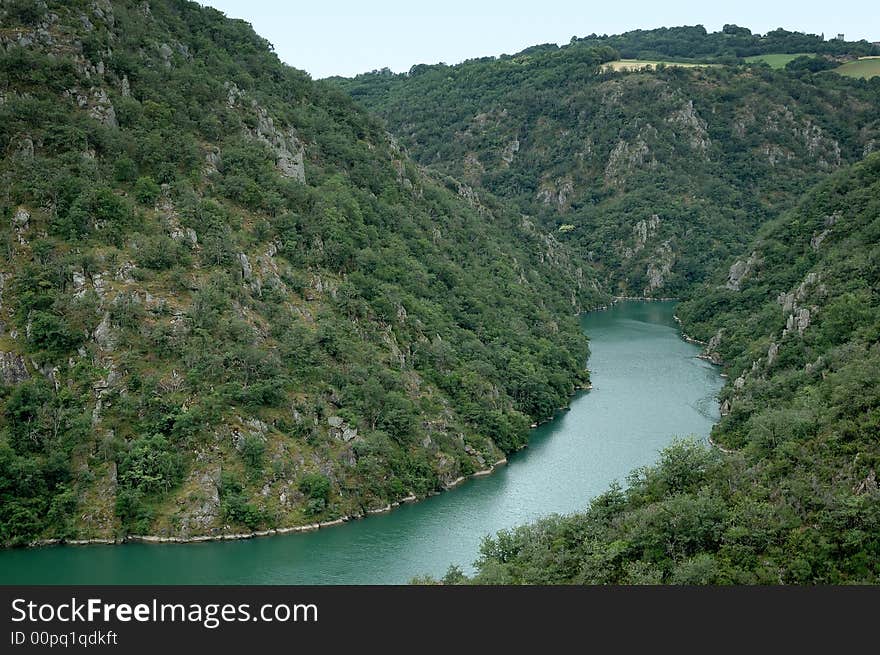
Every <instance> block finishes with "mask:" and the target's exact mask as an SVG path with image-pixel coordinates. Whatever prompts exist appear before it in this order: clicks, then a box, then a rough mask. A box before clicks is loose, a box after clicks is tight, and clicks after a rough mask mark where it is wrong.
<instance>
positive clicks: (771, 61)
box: [746, 52, 816, 68]
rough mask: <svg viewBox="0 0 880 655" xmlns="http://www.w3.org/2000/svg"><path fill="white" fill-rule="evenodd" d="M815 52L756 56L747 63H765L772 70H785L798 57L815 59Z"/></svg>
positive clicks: (748, 59)
mask: <svg viewBox="0 0 880 655" xmlns="http://www.w3.org/2000/svg"><path fill="white" fill-rule="evenodd" d="M815 56H816V55H815V53H813V52H796V53H794V54H773V55H755V56H753V57H746V61H747V62H749V63H750V64H754V63H756V62H760V61H763V62H764V63H765V64H767V65H768V66H769V67H770V68H785V65H786V64H787V63H788V62H790V61H792V60H794V59H797V58H798V57H815Z"/></svg>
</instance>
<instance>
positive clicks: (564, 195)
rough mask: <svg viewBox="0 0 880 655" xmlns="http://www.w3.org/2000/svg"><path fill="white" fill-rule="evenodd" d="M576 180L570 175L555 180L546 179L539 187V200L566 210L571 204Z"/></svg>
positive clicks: (560, 209)
mask: <svg viewBox="0 0 880 655" xmlns="http://www.w3.org/2000/svg"><path fill="white" fill-rule="evenodd" d="M573 194H574V182H573V181H572V179H571V178H570V177H568V176H566V177H561V178H558V179H555V180H548V179H545V180H543V181H542V182H541V186H540V187H539V188H538V200H540V201H541V202H542V203H544V204H545V205H548V206H552V207H556V209H557V210H559V211H565V210H566V209H568V207H569V206H570V205H571V197H572V195H573Z"/></svg>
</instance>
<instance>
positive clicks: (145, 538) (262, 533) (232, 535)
mask: <svg viewBox="0 0 880 655" xmlns="http://www.w3.org/2000/svg"><path fill="white" fill-rule="evenodd" d="M506 464H507V458H506V457H502V458H501V459H499V460H498V461H497V462H495V463H494V464H492V465H491V466H490V467H489V468H487V469H482V470H480V471H475V472H474V473H471V474H470V475H463V476H460V477H458V478H456V479H455V480H453V481H452V482H450V483H448V484H446V485H444V486H443V491H449V490H451V489H454V488H455V487H458V486H459V485H461V484H462V483H464V482H466V481H467V480H469V479H470V478H481V477H485V476H487V475H491V474H492V473H494V472H495V470H496V469H497V468H498V467H499V466H504V465H506ZM440 493H441V492H439V491H435V492H432V493H429V494H427V495H426V496H425V497H424V498H419V497H418V496H416V495H415V494H409V495H408V496H404V497H403V498H401V499H400V500H395V501H394V502H391V503H388V504H387V505H385V507H377V508H375V509H368V510H364V512H363V513H362V514H351V515H346V516H342V517H340V518H337V519H332V520H328V521H319V522H317V523H308V524H306V525H297V526H291V527H286V528H268V529H266V530H254V531H252V532H224V533H218V534H207V535H194V536H192V537H174V536H171V537H162V536H159V535H150V534H130V535H126V536H125V537H120V538H118V539H108V538H95V539H40V540H37V541H32V542H31V543H29V544H27V546H25V547H26V548H44V547H47V546H121V545H124V544H132V543H134V544H137V543H140V544H197V543H205V542H210V541H243V540H246V539H257V538H259V537H275V536H278V535H286V534H298V533H302V532H314V531H315V530H325V529H327V528H333V527H336V526H339V525H345V524H346V523H349V522H351V521H357V520H360V519H365V518H367V517H368V516H372V515H376V514H385V513H387V512H390V511H391V510H393V509H395V508H397V507H400V506H401V505H409V504H412V503H416V502H419V501H421V500H425V499H427V498H430V497H432V496H436V495H439V494H440Z"/></svg>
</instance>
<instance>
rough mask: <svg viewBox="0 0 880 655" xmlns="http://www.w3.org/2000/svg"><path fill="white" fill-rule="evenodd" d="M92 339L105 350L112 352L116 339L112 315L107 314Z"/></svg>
mask: <svg viewBox="0 0 880 655" xmlns="http://www.w3.org/2000/svg"><path fill="white" fill-rule="evenodd" d="M92 338H93V339H94V340H95V343H97V344H98V345H99V346H100V347H101V348H103V349H104V350H112V349H113V345H114V341H115V339H114V338H113V330H112V327H111V325H110V313H109V312H106V313H105V314H104V317H103V318H102V319H101V322H100V323H98V327H96V328H95V331H94V332H93V333H92Z"/></svg>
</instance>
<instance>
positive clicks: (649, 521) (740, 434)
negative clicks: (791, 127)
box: [446, 154, 880, 584]
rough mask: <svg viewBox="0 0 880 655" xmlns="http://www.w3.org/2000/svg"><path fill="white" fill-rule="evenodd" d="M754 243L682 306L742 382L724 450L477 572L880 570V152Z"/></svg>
mask: <svg viewBox="0 0 880 655" xmlns="http://www.w3.org/2000/svg"><path fill="white" fill-rule="evenodd" d="M745 252H747V253H748V254H747V255H745V256H746V257H748V258H749V260H750V261H751V262H752V266H751V267H750V269H749V272H748V274H747V275H744V276H743V277H742V279H741V283H740V285H739V287H738V288H731V286H730V285H729V284H728V280H729V278H728V277H727V276H725V275H719V276H716V277H715V278H714V279H713V284H712V285H711V287H710V288H707V289H704V290H702V292H701V293H700V294H699V298H697V299H695V300H692V301H690V302H688V303H684V304H682V305H681V306H680V308H679V309H680V311H679V313H680V316H681V318H682V320H683V321H685V323H686V325H688V326H693V330H694V331H695V332H696V334H697V335H698V336H700V337H703V338H706V339H710V338H711V341H710V343H709V346H708V351H709V353H710V354H711V355H713V356H714V357H715V358H716V359H718V360H719V361H720V360H723V361H724V362H725V369H726V371H727V372H728V373H729V375H730V379H731V380H734V382H733V383H732V384H731V385H728V386H727V388H726V389H725V391H724V394H723V405H722V414H723V415H724V416H723V417H722V420H721V422H720V423H719V424H718V425H717V426H716V427H715V429H714V431H713V439H714V441H715V442H716V443H718V444H719V445H720V446H721V447H722V449H723V451H722V450H720V449H711V448H708V447H703V446H700V445H697V444H693V443H687V442H682V443H679V444H677V445H675V446H673V447H671V448H669V449H668V450H667V451H666V452H665V453H664V455H663V457H662V459H661V461H660V463H659V464H658V465H657V466H654V467H649V468H646V469H644V470H640V471H636V472H634V473H633V475H632V476H631V478H630V479H629V487H628V488H627V489H626V490H621V489H620V488H614V489H611V490H610V491H609V492H608V493H606V494H604V495H602V496H600V497H599V498H597V499H596V500H595V501H594V502H593V503H592V505H591V506H590V508H589V509H588V510H587V511H586V512H584V513H582V514H578V515H573V516H568V517H551V518H548V519H545V520H543V521H540V522H538V523H536V524H534V525H530V526H525V527H522V528H518V529H516V530H514V531H512V532H504V533H500V534H498V535H496V536H494V537H493V538H491V539H488V540H487V541H486V542H485V544H484V546H483V549H482V557H481V559H480V561H479V562H478V563H477V566H478V572H477V574H476V576H475V577H474V578H473V581H474V582H478V583H489V584H494V583H531V584H545V583H589V584H596V583H625V584H644V583H676V584H725V583H736V584H780V583H800V584H804V583H810V584H814V583H826V584H840V583H874V584H876V583H877V582H878V581H880V491H878V484H877V469H878V468H880V442H878V439H877V435H878V426H880V384H878V382H880V379H878V375H880V373H878V372H880V154H873V155H871V156H869V157H868V158H867V159H866V160H865V161H864V162H863V163H859V164H856V165H855V166H853V167H852V168H848V169H846V170H843V171H841V172H839V173H837V174H835V175H833V176H832V177H831V178H830V179H829V180H827V181H826V182H824V183H822V184H820V185H819V186H817V187H816V188H815V189H813V190H811V191H810V192H809V193H808V194H806V196H805V198H804V199H803V200H802V201H801V202H800V203H799V204H798V206H797V207H796V208H794V209H792V210H791V211H788V212H786V213H785V214H784V215H783V216H781V217H780V218H779V219H778V220H775V221H773V222H772V223H770V224H768V225H766V226H764V227H762V228H761V230H760V233H759V235H758V236H757V238H756V239H755V240H754V241H753V242H752V243H751V244H750V246H749V248H748V249H746V251H745ZM446 581H447V582H452V583H455V582H464V581H466V579H465V578H464V577H463V576H462V575H461V573H460V571H457V570H455V569H452V570H450V572H449V574H448V575H447V577H446Z"/></svg>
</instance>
